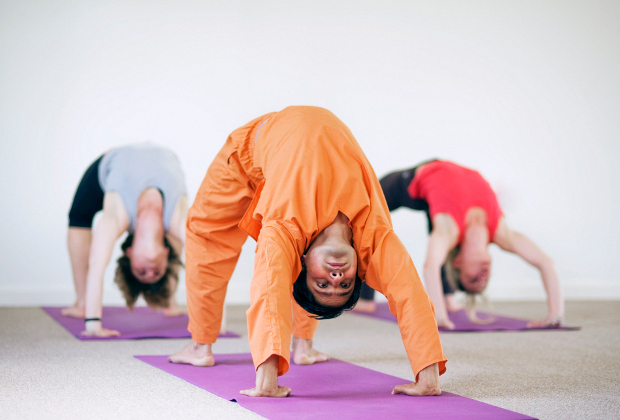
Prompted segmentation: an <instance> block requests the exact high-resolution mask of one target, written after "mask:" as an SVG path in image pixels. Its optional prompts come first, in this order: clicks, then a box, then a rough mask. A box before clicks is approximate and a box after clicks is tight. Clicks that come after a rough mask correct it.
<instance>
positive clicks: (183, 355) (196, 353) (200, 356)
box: [168, 341, 215, 366]
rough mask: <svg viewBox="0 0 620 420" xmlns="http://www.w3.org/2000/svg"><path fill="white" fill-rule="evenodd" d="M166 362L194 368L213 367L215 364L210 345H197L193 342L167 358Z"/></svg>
mask: <svg viewBox="0 0 620 420" xmlns="http://www.w3.org/2000/svg"><path fill="white" fill-rule="evenodd" d="M168 361H169V362H172V363H179V364H184V365H194V366H213V365H214V364H215V359H214V358H213V353H212V352H211V344H198V343H194V342H193V341H192V342H191V343H189V344H188V345H187V346H185V347H183V350H181V351H179V352H177V353H174V354H173V355H171V356H168Z"/></svg>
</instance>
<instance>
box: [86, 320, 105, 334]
mask: <svg viewBox="0 0 620 420" xmlns="http://www.w3.org/2000/svg"><path fill="white" fill-rule="evenodd" d="M84 324H85V326H86V331H98V330H100V329H101V319H100V318H86V319H85V320H84Z"/></svg>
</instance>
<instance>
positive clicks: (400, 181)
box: [379, 159, 437, 233]
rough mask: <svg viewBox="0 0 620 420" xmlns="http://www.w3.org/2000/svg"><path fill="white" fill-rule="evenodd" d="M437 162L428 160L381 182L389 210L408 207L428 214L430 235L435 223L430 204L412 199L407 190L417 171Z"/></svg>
mask: <svg viewBox="0 0 620 420" xmlns="http://www.w3.org/2000/svg"><path fill="white" fill-rule="evenodd" d="M435 160H437V159H431V160H427V161H426V162H422V163H420V164H419V165H416V166H414V167H413V168H411V169H406V170H404V171H396V172H391V173H389V174H387V175H386V176H384V177H383V178H381V179H380V180H379V183H381V189H382V190H383V195H384V196H385V201H386V202H387V205H388V209H389V210H390V211H393V210H396V209H397V208H399V207H408V208H410V209H412V210H422V211H423V212H424V213H426V221H427V223H428V233H431V231H432V230H433V221H432V220H431V214H430V212H429V210H428V203H427V202H426V200H424V199H421V198H411V197H410V196H409V193H408V192H407V188H409V184H411V181H412V180H413V177H414V176H415V173H416V170H417V169H418V168H419V167H420V166H422V165H424V164H425V163H429V162H433V161H435Z"/></svg>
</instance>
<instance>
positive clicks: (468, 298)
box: [443, 246, 495, 324]
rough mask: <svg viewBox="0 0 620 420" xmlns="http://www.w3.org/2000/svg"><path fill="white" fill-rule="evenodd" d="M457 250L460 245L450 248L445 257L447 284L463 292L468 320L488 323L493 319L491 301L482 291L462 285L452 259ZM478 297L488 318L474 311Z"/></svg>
mask: <svg viewBox="0 0 620 420" xmlns="http://www.w3.org/2000/svg"><path fill="white" fill-rule="evenodd" d="M459 252H461V247H460V246H456V247H454V248H452V250H450V252H449V253H448V256H447V257H446V261H445V262H444V266H443V269H444V274H445V276H446V280H447V281H448V284H450V286H451V287H452V290H454V291H455V292H456V291H457V290H460V291H461V292H463V293H465V310H466V311H467V317H468V318H469V320H470V321H471V322H473V323H475V324H490V323H491V322H493V321H494V320H495V316H494V312H495V311H494V309H493V305H491V302H490V301H489V300H488V299H487V297H486V296H485V295H484V293H483V292H484V291H483V292H480V293H472V292H470V291H469V290H467V289H465V287H463V283H461V270H459V269H458V268H456V267H455V266H454V259H455V258H456V257H457V256H458V255H459ZM478 297H479V298H480V300H481V301H482V303H483V305H484V306H485V307H486V309H487V310H488V312H489V314H490V317H489V318H479V317H478V314H477V313H476V305H477V300H478Z"/></svg>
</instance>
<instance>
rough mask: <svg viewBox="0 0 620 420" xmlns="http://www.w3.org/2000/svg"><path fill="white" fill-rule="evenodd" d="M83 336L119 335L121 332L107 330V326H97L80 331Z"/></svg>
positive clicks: (105, 336) (103, 336)
mask: <svg viewBox="0 0 620 420" xmlns="http://www.w3.org/2000/svg"><path fill="white" fill-rule="evenodd" d="M80 335H82V336H83V337H101V338H109V337H120V335H121V333H120V332H118V331H116V330H108V329H107V328H99V329H96V330H92V331H89V330H86V331H82V332H81V333H80Z"/></svg>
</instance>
